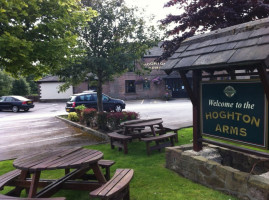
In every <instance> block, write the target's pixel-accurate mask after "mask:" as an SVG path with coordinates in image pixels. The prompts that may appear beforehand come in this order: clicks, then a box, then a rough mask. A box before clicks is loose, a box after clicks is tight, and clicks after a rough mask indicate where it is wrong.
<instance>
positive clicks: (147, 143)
mask: <svg viewBox="0 0 269 200" xmlns="http://www.w3.org/2000/svg"><path fill="white" fill-rule="evenodd" d="M149 143H150V142H146V147H147V154H148V156H149V155H150V146H149Z"/></svg>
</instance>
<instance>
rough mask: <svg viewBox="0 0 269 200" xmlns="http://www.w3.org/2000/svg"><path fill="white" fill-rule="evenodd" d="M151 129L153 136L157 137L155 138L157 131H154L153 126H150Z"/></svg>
mask: <svg viewBox="0 0 269 200" xmlns="http://www.w3.org/2000/svg"><path fill="white" fill-rule="evenodd" d="M150 129H151V132H152V134H153V136H154V137H155V136H156V133H155V130H154V127H153V125H152V126H150Z"/></svg>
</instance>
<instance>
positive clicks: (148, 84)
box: [143, 80, 150, 90]
mask: <svg viewBox="0 0 269 200" xmlns="http://www.w3.org/2000/svg"><path fill="white" fill-rule="evenodd" d="M149 89H150V82H149V81H148V80H145V81H144V82H143V90H149Z"/></svg>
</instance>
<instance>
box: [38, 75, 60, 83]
mask: <svg viewBox="0 0 269 200" xmlns="http://www.w3.org/2000/svg"><path fill="white" fill-rule="evenodd" d="M37 82H59V77H58V76H46V77H44V78H42V79H40V80H38V81H37Z"/></svg>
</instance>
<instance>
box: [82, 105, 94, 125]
mask: <svg viewBox="0 0 269 200" xmlns="http://www.w3.org/2000/svg"><path fill="white" fill-rule="evenodd" d="M96 114H97V110H96V109H94V108H86V109H84V110H83V119H84V121H85V123H86V124H87V126H90V127H93V126H94V124H95V118H96Z"/></svg>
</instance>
